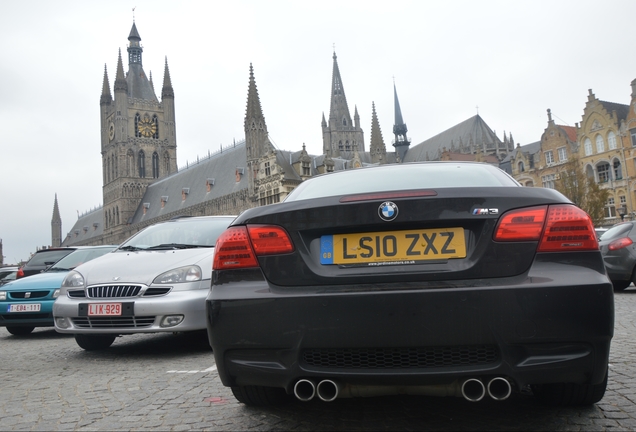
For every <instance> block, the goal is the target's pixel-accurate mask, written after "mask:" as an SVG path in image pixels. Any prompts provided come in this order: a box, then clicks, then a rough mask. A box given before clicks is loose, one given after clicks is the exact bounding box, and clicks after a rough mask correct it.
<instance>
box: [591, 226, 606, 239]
mask: <svg viewBox="0 0 636 432" xmlns="http://www.w3.org/2000/svg"><path fill="white" fill-rule="evenodd" d="M607 230H608V228H594V231H595V232H596V238H598V239H599V240H600V239H601V236H602V235H603V234H605V233H606V232H607Z"/></svg>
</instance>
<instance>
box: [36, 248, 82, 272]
mask: <svg viewBox="0 0 636 432" xmlns="http://www.w3.org/2000/svg"><path fill="white" fill-rule="evenodd" d="M71 252H73V249H60V250H48V251H46V252H45V251H40V252H37V253H36V254H35V255H33V258H31V259H30V260H29V262H28V263H26V265H25V266H24V267H25V268H28V267H31V266H48V265H52V264H55V263H56V262H57V261H59V260H60V259H62V258H64V257H65V256H66V255H68V254H70V253H71Z"/></svg>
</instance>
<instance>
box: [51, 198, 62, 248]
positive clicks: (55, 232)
mask: <svg viewBox="0 0 636 432" xmlns="http://www.w3.org/2000/svg"><path fill="white" fill-rule="evenodd" d="M61 245H62V217H61V216H60V208H59V206H58V205H57V193H56V194H55V201H54V202H53V217H52V218H51V246H53V247H60V246H61Z"/></svg>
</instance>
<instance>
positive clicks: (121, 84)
mask: <svg viewBox="0 0 636 432" xmlns="http://www.w3.org/2000/svg"><path fill="white" fill-rule="evenodd" d="M114 90H115V92H117V91H120V90H121V91H125V92H128V83H127V82H126V76H125V75H124V66H123V64H122V61H121V49H120V50H119V56H118V57H117V73H116V75H115V88H114Z"/></svg>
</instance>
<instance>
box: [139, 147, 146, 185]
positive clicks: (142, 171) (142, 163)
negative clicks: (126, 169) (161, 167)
mask: <svg viewBox="0 0 636 432" xmlns="http://www.w3.org/2000/svg"><path fill="white" fill-rule="evenodd" d="M137 168H138V170H139V178H144V177H146V154H145V153H144V151H143V150H139V164H138V166H137Z"/></svg>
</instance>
